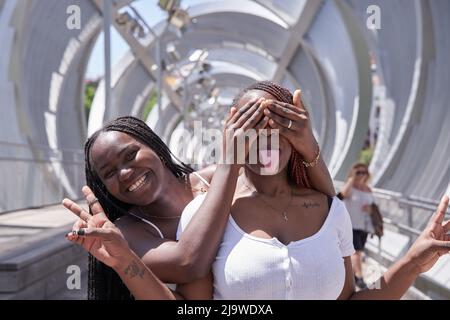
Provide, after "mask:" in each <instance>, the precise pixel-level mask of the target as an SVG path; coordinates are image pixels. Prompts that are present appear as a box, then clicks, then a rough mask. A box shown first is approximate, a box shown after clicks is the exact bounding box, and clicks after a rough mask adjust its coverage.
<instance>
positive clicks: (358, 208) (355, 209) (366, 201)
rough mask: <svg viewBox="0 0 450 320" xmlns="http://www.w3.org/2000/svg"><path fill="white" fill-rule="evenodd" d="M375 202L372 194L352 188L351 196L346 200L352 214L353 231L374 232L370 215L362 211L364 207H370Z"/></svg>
mask: <svg viewBox="0 0 450 320" xmlns="http://www.w3.org/2000/svg"><path fill="white" fill-rule="evenodd" d="M373 202H374V197H373V195H372V193H371V192H365V191H361V190H358V189H356V188H351V190H350V195H349V196H348V197H347V198H345V199H344V203H345V206H346V207H347V210H348V213H349V214H350V220H351V221H352V225H353V229H357V230H363V231H367V232H373V226H372V222H371V221H370V215H369V214H368V213H367V212H365V211H363V210H362V207H363V206H364V205H370V204H372V203H373Z"/></svg>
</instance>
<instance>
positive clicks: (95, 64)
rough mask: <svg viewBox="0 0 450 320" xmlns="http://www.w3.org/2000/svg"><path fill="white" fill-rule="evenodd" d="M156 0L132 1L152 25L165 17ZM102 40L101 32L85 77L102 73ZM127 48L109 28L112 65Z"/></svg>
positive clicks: (95, 76) (93, 77)
mask: <svg viewBox="0 0 450 320" xmlns="http://www.w3.org/2000/svg"><path fill="white" fill-rule="evenodd" d="M157 2H158V1H157V0H137V1H134V2H133V7H134V8H136V10H138V12H139V13H140V15H141V16H142V17H143V18H144V19H145V20H146V22H147V23H148V24H149V25H150V26H154V25H155V24H157V23H158V22H159V21H161V20H162V19H164V18H165V17H166V13H165V12H164V11H163V10H161V9H160V8H159V7H158V5H157ZM103 41H104V37H103V32H102V33H101V34H100V36H99V37H98V40H97V43H96V44H95V46H94V49H93V50H92V54H91V58H90V59H89V63H88V67H87V71H86V78H87V79H96V78H98V77H100V76H103V74H104V53H103ZM128 49H129V48H128V45H127V44H126V42H125V41H124V40H123V39H122V37H121V36H120V35H119V33H117V31H116V30H115V29H114V28H111V65H112V66H114V65H115V64H116V63H117V62H118V61H119V60H120V58H121V57H122V56H123V55H124V54H125V53H126V52H127V51H128Z"/></svg>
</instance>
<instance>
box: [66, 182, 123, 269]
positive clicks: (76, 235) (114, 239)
mask: <svg viewBox="0 0 450 320" xmlns="http://www.w3.org/2000/svg"><path fill="white" fill-rule="evenodd" d="M82 191H83V193H84V195H85V197H86V200H87V202H88V203H90V204H91V205H90V208H91V212H92V215H91V214H90V213H88V212H87V211H86V210H84V209H83V208H81V207H80V206H79V205H77V204H76V203H75V202H73V201H72V200H70V199H64V200H63V202H62V203H63V205H64V207H66V208H67V209H69V210H70V211H72V212H73V213H74V214H76V215H77V216H78V217H79V218H80V219H79V220H78V221H76V222H75V224H74V225H73V228H72V232H70V233H69V234H67V235H66V238H67V239H68V240H69V241H71V242H74V243H77V244H79V245H80V246H82V247H83V248H84V249H85V250H86V251H88V252H89V253H90V254H92V255H93V256H94V257H95V258H96V259H98V260H99V261H101V262H103V263H104V264H106V265H108V266H109V267H111V268H116V267H118V266H119V265H120V263H121V258H123V257H124V256H127V255H129V254H130V253H131V249H130V247H129V246H128V242H127V241H126V240H125V238H124V236H123V234H122V232H120V230H119V229H118V228H117V227H116V226H115V225H114V224H113V223H112V222H111V221H110V220H109V219H108V217H107V216H106V214H105V213H104V211H103V208H102V206H101V205H100V204H99V203H98V202H96V201H95V200H96V198H95V195H94V193H93V192H92V191H91V189H90V188H89V187H87V186H85V187H83V189H82Z"/></svg>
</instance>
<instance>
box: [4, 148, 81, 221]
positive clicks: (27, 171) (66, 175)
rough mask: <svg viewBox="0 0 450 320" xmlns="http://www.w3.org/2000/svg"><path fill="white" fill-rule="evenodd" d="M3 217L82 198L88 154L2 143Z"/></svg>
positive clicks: (79, 151)
mask: <svg viewBox="0 0 450 320" xmlns="http://www.w3.org/2000/svg"><path fill="white" fill-rule="evenodd" d="M0 179H2V181H6V183H4V184H2V190H1V192H0V214H2V213H6V212H10V211H14V210H19V209H26V208H32V207H39V206H43V205H50V204H55V203H59V202H60V201H61V199H63V198H64V197H66V196H69V197H72V198H79V197H80V196H81V195H80V189H81V187H82V185H83V184H84V152H83V150H80V149H53V148H50V147H49V146H45V145H28V144H21V143H12V142H7V141H0Z"/></svg>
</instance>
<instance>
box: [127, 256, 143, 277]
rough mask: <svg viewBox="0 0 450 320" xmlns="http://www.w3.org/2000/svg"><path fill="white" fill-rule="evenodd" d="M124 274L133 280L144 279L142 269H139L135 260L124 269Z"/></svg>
mask: <svg viewBox="0 0 450 320" xmlns="http://www.w3.org/2000/svg"><path fill="white" fill-rule="evenodd" d="M125 274H126V275H127V276H129V277H130V278H134V277H136V276H139V277H140V278H144V269H143V268H142V267H140V266H139V265H138V264H137V263H136V261H135V260H133V261H131V263H130V264H129V265H128V267H126V269H125Z"/></svg>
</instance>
